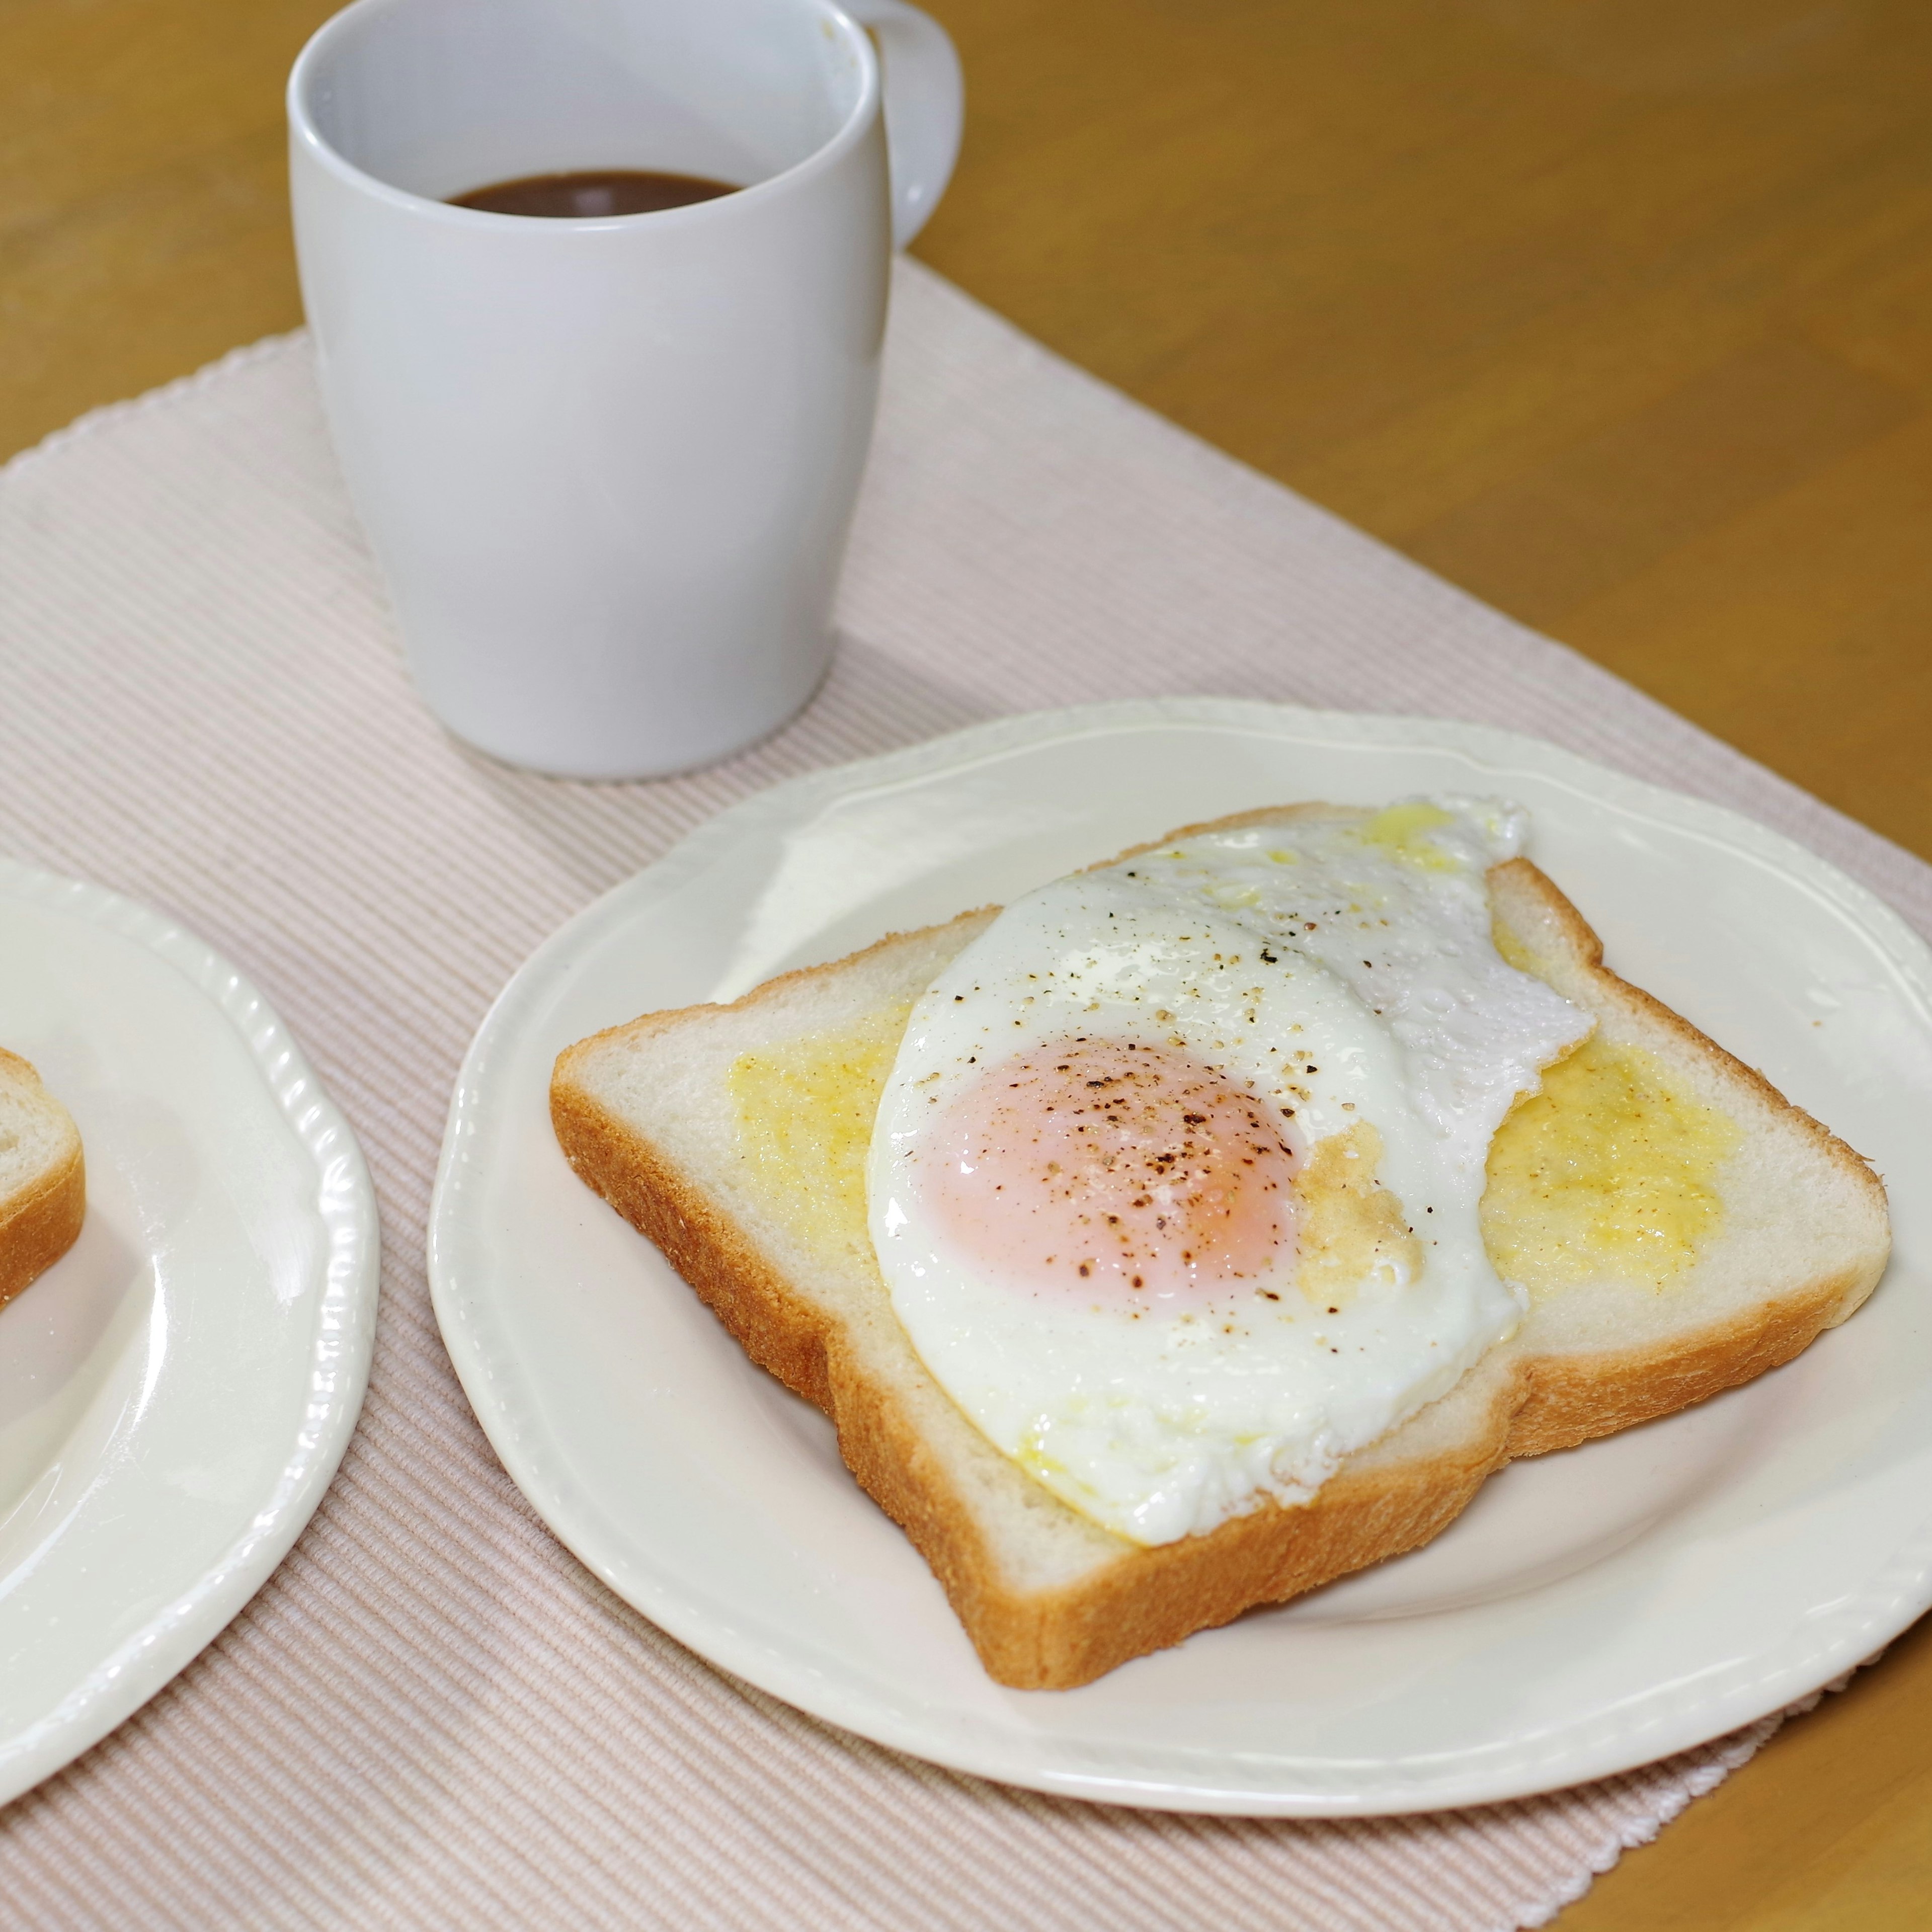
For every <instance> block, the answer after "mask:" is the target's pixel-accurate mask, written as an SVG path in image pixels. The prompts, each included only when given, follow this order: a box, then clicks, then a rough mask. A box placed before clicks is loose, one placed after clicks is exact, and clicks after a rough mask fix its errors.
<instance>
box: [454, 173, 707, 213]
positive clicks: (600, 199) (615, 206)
mask: <svg viewBox="0 0 1932 1932" xmlns="http://www.w3.org/2000/svg"><path fill="white" fill-rule="evenodd" d="M736 191H737V190H736V189H735V188H734V187H733V186H732V184H730V182H729V181H712V180H709V179H708V178H706V176H704V175H673V174H659V173H657V172H653V171H651V170H648V169H641V168H592V169H586V170H584V171H583V172H577V173H573V174H567V175H519V176H518V177H517V179H516V180H514V181H492V182H490V184H488V185H487V187H472V189H470V190H469V192H468V193H466V194H453V195H452V196H450V197H449V199H450V201H451V202H452V205H455V207H458V208H481V209H482V210H483V211H484V213H486V214H535V215H541V216H544V217H547V218H548V219H550V220H556V221H586V220H595V219H596V217H598V216H600V215H611V214H656V213H657V212H658V210H659V209H661V208H684V207H688V205H690V204H691V202H694V201H715V200H716V199H717V198H718V196H720V195H721V194H733V193H736Z"/></svg>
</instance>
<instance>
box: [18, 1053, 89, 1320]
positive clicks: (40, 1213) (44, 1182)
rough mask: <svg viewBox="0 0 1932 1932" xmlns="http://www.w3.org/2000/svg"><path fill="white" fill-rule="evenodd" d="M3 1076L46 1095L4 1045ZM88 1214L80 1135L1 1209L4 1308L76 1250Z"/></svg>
mask: <svg viewBox="0 0 1932 1932" xmlns="http://www.w3.org/2000/svg"><path fill="white" fill-rule="evenodd" d="M0 1073H6V1074H7V1075H8V1076H10V1077H12V1078H13V1079H21V1080H26V1081H28V1082H31V1083H32V1085H34V1087H36V1088H40V1091H41V1092H43V1093H44V1092H45V1091H46V1089H45V1088H43V1087H42V1086H41V1084H40V1076H39V1074H38V1073H36V1072H35V1071H34V1069H33V1067H32V1066H31V1064H29V1063H28V1062H27V1061H24V1060H23V1059H22V1058H20V1055H18V1054H15V1053H9V1052H7V1051H6V1049H5V1048H4V1047H0ZM86 1216H87V1166H86V1160H84V1158H83V1155H82V1153H81V1146H80V1136H79V1135H78V1134H76V1135H74V1136H73V1142H72V1145H71V1148H69V1150H68V1154H67V1157H66V1158H65V1160H62V1161H61V1162H60V1163H58V1164H57V1165H56V1166H54V1167H52V1168H51V1169H49V1170H48V1171H47V1172H46V1173H45V1174H43V1175H40V1178H38V1179H37V1181H34V1184H32V1185H31V1187H25V1188H23V1189H22V1190H20V1192H19V1193H17V1194H16V1195H14V1196H13V1197H12V1198H11V1199H9V1200H8V1201H7V1202H6V1204H5V1206H4V1207H0V1307H5V1306H6V1304H7V1303H8V1302H10V1301H12V1300H13V1298H14V1296H15V1295H18V1294H19V1293H20V1291H21V1289H23V1288H25V1287H26V1286H27V1284H28V1283H29V1282H31V1281H33V1280H36V1279H37V1278H38V1277H40V1276H41V1275H43V1274H45V1273H46V1271H47V1270H48V1269H49V1268H52V1266H53V1265H54V1263H55V1262H57V1261H58V1260H59V1259H60V1258H61V1256H62V1255H64V1254H65V1253H67V1251H68V1249H69V1248H71V1247H73V1246H74V1243H75V1241H77V1239H78V1238H79V1237H80V1227H81V1223H82V1222H83V1220H86Z"/></svg>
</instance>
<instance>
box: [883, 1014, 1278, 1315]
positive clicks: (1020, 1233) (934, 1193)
mask: <svg viewBox="0 0 1932 1932" xmlns="http://www.w3.org/2000/svg"><path fill="white" fill-rule="evenodd" d="M1297 1162H1298V1154H1297V1151H1296V1150H1295V1148H1294V1147H1293V1146H1292V1145H1291V1144H1290V1142H1289V1127H1288V1124H1287V1122H1286V1121H1285V1120H1284V1119H1283V1117H1282V1116H1281V1115H1280V1114H1279V1113H1277V1112H1276V1111H1275V1109H1274V1108H1273V1107H1272V1106H1271V1105H1269V1104H1268V1103H1266V1102H1265V1101H1262V1100H1258V1099H1256V1097H1255V1096H1254V1095H1253V1094H1249V1093H1247V1092H1245V1091H1244V1090H1243V1089H1242V1088H1240V1087H1238V1086H1237V1085H1235V1083H1234V1082H1233V1081H1232V1080H1230V1079H1229V1078H1228V1076H1226V1074H1224V1073H1220V1072H1219V1071H1217V1070H1216V1069H1215V1068H1214V1067H1208V1066H1205V1065H1204V1064H1202V1062H1200V1061H1197V1060H1194V1059H1193V1058H1189V1057H1188V1056H1187V1055H1182V1054H1178V1053H1175V1052H1172V1051H1171V1050H1170V1049H1167V1048H1165V1047H1156V1046H1139V1045H1136V1044H1133V1043H1125V1042H1121V1041H1116V1040H1065V1041H1062V1042H1061V1043H1059V1044H1058V1046H1052V1045H1049V1046H1044V1047H1041V1048H1040V1049H1036V1050H1034V1051H1032V1052H1027V1053H1024V1054H1021V1055H1016V1057H1015V1058H1013V1059H1011V1060H1009V1061H1006V1062H1004V1064H1001V1065H1000V1066H998V1067H992V1068H989V1070H987V1072H986V1074H985V1076H983V1078H982V1079H980V1080H978V1081H977V1082H975V1083H974V1085H973V1086H972V1087H971V1088H968V1090H967V1091H965V1093H963V1094H960V1095H959V1097H957V1098H956V1100H953V1102H952V1103H950V1105H949V1106H947V1108H946V1109H945V1111H944V1113H943V1114H942V1115H941V1117H940V1118H938V1120H937V1121H935V1122H934V1124H933V1127H932V1132H931V1133H930V1136H929V1137H928V1138H927V1139H926V1140H925V1141H924V1143H923V1145H922V1149H921V1160H920V1163H919V1167H920V1181H919V1190H920V1193H921V1194H922V1196H923V1197H924V1200H925V1203H926V1206H927V1208H929V1211H930V1212H931V1213H932V1215H933V1216H934V1217H935V1220H936V1221H937V1222H938V1223H939V1224H940V1225H941V1226H942V1227H943V1228H944V1229H945V1231H946V1233H947V1237H948V1238H949V1239H950V1240H951V1241H954V1242H956V1243H957V1244H958V1246H959V1250H960V1251H962V1253H968V1254H971V1255H972V1256H975V1257H976V1258H977V1259H978V1260H979V1261H980V1263H981V1264H982V1265H983V1266H984V1267H986V1269H987V1271H988V1272H989V1274H992V1275H994V1276H995V1277H998V1278H1001V1279H1004V1280H1010V1281H1012V1282H1013V1283H1015V1284H1016V1286H1020V1287H1022V1288H1027V1289H1034V1290H1036V1291H1037V1290H1039V1289H1048V1290H1052V1291H1064V1292H1070V1293H1073V1294H1076V1295H1079V1296H1080V1297H1081V1298H1083V1299H1085V1298H1089V1297H1091V1296H1092V1295H1096V1294H1101V1295H1106V1297H1107V1298H1109V1300H1111V1301H1115V1302H1117V1303H1118V1302H1119V1301H1127V1302H1129V1303H1136V1302H1141V1301H1145V1302H1146V1303H1148V1304H1154V1303H1156V1302H1158V1301H1166V1300H1171V1299H1172V1298H1175V1297H1190V1298H1192V1297H1198V1296H1199V1295H1203V1294H1205V1293H1208V1292H1212V1291H1214V1290H1215V1289H1225V1288H1226V1287H1227V1286H1230V1285H1232V1284H1234V1283H1241V1282H1244V1281H1253V1280H1257V1279H1259V1278H1260V1277H1265V1275H1267V1274H1270V1273H1271V1272H1273V1271H1275V1270H1276V1269H1277V1268H1292V1265H1293V1262H1294V1260H1295V1191H1294V1187H1293V1182H1294V1178H1295V1168H1296V1165H1297Z"/></svg>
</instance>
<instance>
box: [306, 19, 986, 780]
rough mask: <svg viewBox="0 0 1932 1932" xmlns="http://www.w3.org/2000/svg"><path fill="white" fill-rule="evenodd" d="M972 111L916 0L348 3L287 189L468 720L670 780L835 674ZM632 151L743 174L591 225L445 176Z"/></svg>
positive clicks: (723, 175)
mask: <svg viewBox="0 0 1932 1932" xmlns="http://www.w3.org/2000/svg"><path fill="white" fill-rule="evenodd" d="M861 23H863V24H861ZM867 26H869V27H870V28H872V29H873V31H874V32H875V33H876V34H877V37H878V40H879V43H880V46H882V47H883V49H884V55H885V67H884V77H883V92H884V100H883V121H882V107H881V98H880V91H881V77H880V62H879V58H878V56H877V54H876V53H875V52H874V46H873V43H872V42H871V40H869V39H868V37H867V34H866V33H865V31H864V28H865V27H867ZM960 113H961V94H960V80H959V62H958V61H957V58H956V56H955V55H954V53H953V48H952V45H951V43H950V41H948V40H947V37H946V35H945V34H944V31H942V30H941V28H940V27H939V26H938V25H937V24H936V23H934V22H933V21H932V20H929V19H928V18H927V17H926V15H924V14H922V13H918V12H916V11H915V10H913V8H911V7H907V6H904V5H901V4H899V0H844V5H832V4H830V0H358V3H357V4H356V5H354V6H352V7H350V8H348V9H347V11H345V12H344V13H339V14H338V15H337V16H336V17H335V19H333V20H331V21H330V22H329V23H328V24H327V25H326V26H324V27H323V28H322V29H321V31H320V32H318V33H317V34H316V36H315V37H314V39H313V40H311V41H310V43H309V44H308V47H307V48H306V49H305V50H304V52H303V53H302V57H301V58H300V59H299V61H298V62H296V68H295V71H294V72H293V74H292V75H291V76H290V81H289V123H290V176H291V189H292V193H293V202H294V211H295V227H296V248H297V252H298V254H299V258H300V262H301V268H302V298H303V301H304V303H305V306H306V308H307V309H308V320H309V326H310V327H311V330H312V331H313V332H314V339H315V344H316V349H317V357H318V362H319V365H320V371H321V380H322V389H323V401H324V404H325V406H326V409H327V411H328V416H329V428H330V430H331V432H332V435H333V437H334V439H335V447H336V450H337V453H338V455H339V457H340V458H341V463H342V467H343V471H344V475H345V476H346V477H347V481H348V484H349V489H350V495H351V496H352V497H353V499H354V501H355V504H356V509H357V511H358V513H359V515H360V516H361V517H362V523H363V525H364V527H365V529H366V530H367V531H368V535H369V538H370V541H371V544H372V546H373V547H374V550H375V552H376V555H377V560H378V562H379V563H380V565H381V567H382V568H383V573H384V574H385V576H386V578H387V580H388V582H389V589H390V592H391V594H392V596H393V598H394V599H395V607H396V610H397V613H398V617H399V619H400V621H401V628H402V632H403V637H404V646H405V648H406V649H407V652H408V655H409V660H410V668H411V670H412V671H413V673H414V676H415V677H416V682H417V685H418V686H419V688H420V689H421V690H422V693H423V694H424V696H425V697H426V698H427V699H428V702H429V703H430V706H431V709H433V710H434V711H435V712H437V715H438V716H440V718H442V719H443V722H444V723H445V724H447V725H448V726H449V727H450V729H451V730H453V731H455V732H456V733H458V735H460V736H462V737H463V738H465V739H468V740H469V742H471V743H472V744H474V745H478V746H479V747H480V748H481V749H483V750H484V751H489V752H491V753H493V754H495V755H496V756H497V757H501V758H504V759H507V760H510V761H511V762H512V763H517V764H523V765H530V766H536V767H538V769H542V770H545V771H550V772H559V773H564V774H568V775H572V776H577V777H595V778H630V777H646V776H652V775H657V774H659V773H662V772H672V771H676V770H679V769H684V768H685V767H688V766H692V765H697V764H702V763H706V761H708V760H712V759H714V758H718V757H722V756H724V754H727V752H730V751H734V750H736V749H737V748H739V746H741V745H745V744H748V743H750V742H751V741H752V740H754V739H757V738H758V737H760V736H763V734H764V733H766V732H768V731H769V730H772V729H774V728H775V727H776V726H777V725H778V724H781V723H782V722H783V721H784V719H785V718H787V717H789V716H790V715H791V714H792V712H794V711H796V709H798V707H799V706H800V705H801V704H802V703H804V702H805V699H806V698H807V697H809V696H810V695H811V691H812V690H813V688H814V687H815V686H816V685H817V682H818V681H819V679H820V676H822V675H823V672H824V669H825V666H826V661H827V658H828V656H829V652H830V649H831V631H830V613H831V605H832V592H833V589H834V586H835V580H836V578H837V574H838V565H839V561H840V558H841V554H842V553H843V550H844V542H845V534H846V530H847V525H848V523H849V522H850V517H851V511H852V505H853V499H854V498H855V496H856V493H857V490H858V484H859V472H860V470H861V469H862V466H863V465H864V462H865V449H866V444H867V442H868V439H869V437H870V435H871V423H872V412H873V405H874V399H875V398H876V395H877V386H878V372H879V354H880V344H881V341H882V338H883V332H884V328H885V317H886V288H887V281H888V270H889V257H890V250H891V248H892V245H894V244H895V243H897V244H898V245H901V246H902V245H904V243H905V242H907V241H908V240H909V239H910V238H911V236H913V234H914V233H916V231H917V229H919V226H920V224H921V223H922V222H923V221H924V220H925V218H926V216H927V214H929V213H930V212H931V211H932V207H933V205H934V204H935V202H937V201H938V198H939V196H940V194H941V192H942V191H943V190H944V187H945V186H946V182H947V177H948V176H949V175H950V173H951V172H952V168H953V157H954V156H955V154H956V152H957V151H958V148H959V127H960ZM888 135H889V139H890V149H891V152H890V165H889V169H888V158H887V136H888ZM619 168H630V169H650V170H661V171H664V172H676V173H682V174H691V175H708V176H710V177H712V178H715V179H718V180H721V181H728V182H733V183H739V184H744V185H743V186H742V190H741V191H740V192H739V193H733V194H728V195H724V196H720V197H718V199H714V200H710V201H706V202H698V203H696V204H694V205H689V206H685V207H682V208H670V209H667V210H665V211H662V212H660V213H655V214H634V215H628V216H622V217H599V218H596V219H592V220H549V219H541V218H535V217H526V216H517V215H506V214H488V213H483V212H479V211H476V210H475V209H471V208H455V207H452V206H450V205H448V203H447V202H446V199H445V198H446V196H452V195H456V194H460V193H467V192H469V190H472V189H475V188H477V187H482V186H484V185H486V184H492V183H495V182H499V181H506V180H513V179H515V178H519V177H523V176H527V175H537V174H550V173H562V172H573V171H579V170H584V171H587V170H590V169H619Z"/></svg>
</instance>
